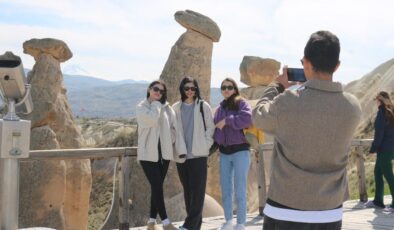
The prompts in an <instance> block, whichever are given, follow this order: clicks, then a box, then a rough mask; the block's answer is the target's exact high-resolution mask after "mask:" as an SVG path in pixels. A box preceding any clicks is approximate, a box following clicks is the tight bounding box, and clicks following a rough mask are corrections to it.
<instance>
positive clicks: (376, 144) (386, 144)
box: [365, 91, 394, 213]
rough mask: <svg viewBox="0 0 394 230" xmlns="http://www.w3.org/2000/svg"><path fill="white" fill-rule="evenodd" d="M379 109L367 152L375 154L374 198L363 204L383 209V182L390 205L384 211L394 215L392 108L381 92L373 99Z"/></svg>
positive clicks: (388, 98)
mask: <svg viewBox="0 0 394 230" xmlns="http://www.w3.org/2000/svg"><path fill="white" fill-rule="evenodd" d="M375 100H376V102H377V105H378V107H379V109H378V114H377V116H376V120H375V136H374V140H373V143H372V146H371V149H370V150H369V153H370V154H373V153H377V157H376V163H375V169H374V175H375V198H374V200H372V201H368V202H367V203H365V206H366V207H369V208H385V206H384V203H383V195H384V182H383V176H384V178H386V180H387V183H388V185H389V187H390V192H391V197H392V203H391V205H390V206H388V207H387V208H386V209H385V211H388V212H392V213H394V175H393V166H392V163H391V161H392V160H393V159H394V106H393V102H392V101H391V100H390V96H389V94H388V93H387V92H384V91H381V92H379V94H378V95H377V96H376V98H375Z"/></svg>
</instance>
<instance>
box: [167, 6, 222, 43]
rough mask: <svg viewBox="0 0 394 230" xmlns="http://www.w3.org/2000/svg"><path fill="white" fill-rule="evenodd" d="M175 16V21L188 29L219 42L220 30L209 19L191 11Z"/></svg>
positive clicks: (178, 12)
mask: <svg viewBox="0 0 394 230" xmlns="http://www.w3.org/2000/svg"><path fill="white" fill-rule="evenodd" d="M174 16H175V20H176V21H177V22H178V23H179V24H181V25H182V26H183V27H185V28H186V29H191V30H194V31H197V32H199V33H202V34H204V35H205V36H207V37H209V38H210V39H212V41H214V42H218V41H219V39H220V36H221V32H220V29H219V27H218V25H217V24H216V23H215V22H214V21H213V20H212V19H210V18H209V17H207V16H205V15H202V14H200V13H197V12H194V11H191V10H185V11H177V12H176V13H175V15H174Z"/></svg>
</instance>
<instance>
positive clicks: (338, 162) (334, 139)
mask: <svg viewBox="0 0 394 230" xmlns="http://www.w3.org/2000/svg"><path fill="white" fill-rule="evenodd" d="M360 119H361V107H360V104H359V102H358V100H357V99H356V98H355V97H354V96H352V95H350V94H347V93H344V92H343V88H342V85H341V84H340V83H335V82H331V81H322V80H310V81H308V82H307V83H306V84H305V89H304V90H302V91H300V92H293V91H285V92H284V93H282V94H279V92H278V90H277V88H276V87H274V86H273V87H269V88H267V90H266V91H265V94H264V96H263V97H262V98H261V99H260V101H259V102H258V103H257V106H256V108H255V109H254V110H253V122H254V124H255V126H256V127H257V128H261V129H262V130H263V131H264V132H267V133H270V134H273V135H274V136H275V139H274V149H273V159H272V173H271V181H270V187H269V191H268V198H269V199H271V200H273V201H276V202H278V203H280V204H283V205H285V206H288V207H291V208H295V209H300V210H329V209H334V208H337V207H338V206H340V205H341V204H342V202H343V201H344V200H346V199H347V198H348V194H349V193H348V188H347V177H346V165H347V163H348V153H349V150H350V145H351V140H352V138H353V135H354V132H355V130H356V128H357V126H358V124H359V122H360Z"/></svg>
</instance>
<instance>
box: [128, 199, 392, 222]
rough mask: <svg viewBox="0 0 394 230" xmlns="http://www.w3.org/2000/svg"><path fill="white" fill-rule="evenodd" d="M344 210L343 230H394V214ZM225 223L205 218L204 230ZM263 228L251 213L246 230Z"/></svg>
mask: <svg viewBox="0 0 394 230" xmlns="http://www.w3.org/2000/svg"><path fill="white" fill-rule="evenodd" d="M390 202H391V199H385V203H386V204H389V203H390ZM343 210H344V212H343V224H342V229H343V230H370V229H376V230H394V214H389V213H385V212H383V210H375V209H369V208H368V209H366V208H363V205H362V204H361V203H359V202H358V201H347V202H345V203H344V205H343ZM223 223H224V217H223V216H218V217H209V218H204V220H203V224H202V229H204V230H213V229H219V228H220V226H221V225H222V224H223ZM181 224H182V222H176V223H175V224H174V225H175V226H177V227H178V226H180V225H181ZM234 224H235V220H234ZM262 226H263V218H262V217H260V216H259V215H258V214H257V213H251V214H248V215H247V222H246V229H248V230H254V229H259V230H261V229H262ZM131 229H133V230H142V229H146V227H137V228H131ZM289 230H290V229H289Z"/></svg>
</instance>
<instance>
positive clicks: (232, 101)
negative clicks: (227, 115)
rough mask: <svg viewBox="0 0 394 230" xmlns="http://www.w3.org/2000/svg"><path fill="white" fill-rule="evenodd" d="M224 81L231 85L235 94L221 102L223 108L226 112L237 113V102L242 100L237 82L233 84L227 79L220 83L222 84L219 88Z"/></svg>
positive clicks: (232, 80) (231, 80)
mask: <svg viewBox="0 0 394 230" xmlns="http://www.w3.org/2000/svg"><path fill="white" fill-rule="evenodd" d="M225 81H227V82H231V84H232V85H233V86H234V91H235V92H234V94H233V95H231V96H230V97H229V98H227V99H224V100H223V107H224V108H225V109H228V110H234V111H237V110H239V102H240V101H241V100H242V97H241V95H240V93H239V89H238V85H237V82H235V81H234V79H232V78H229V77H228V78H225V79H224V80H223V81H222V84H221V85H220V86H222V85H223V83H224V82H225Z"/></svg>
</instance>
